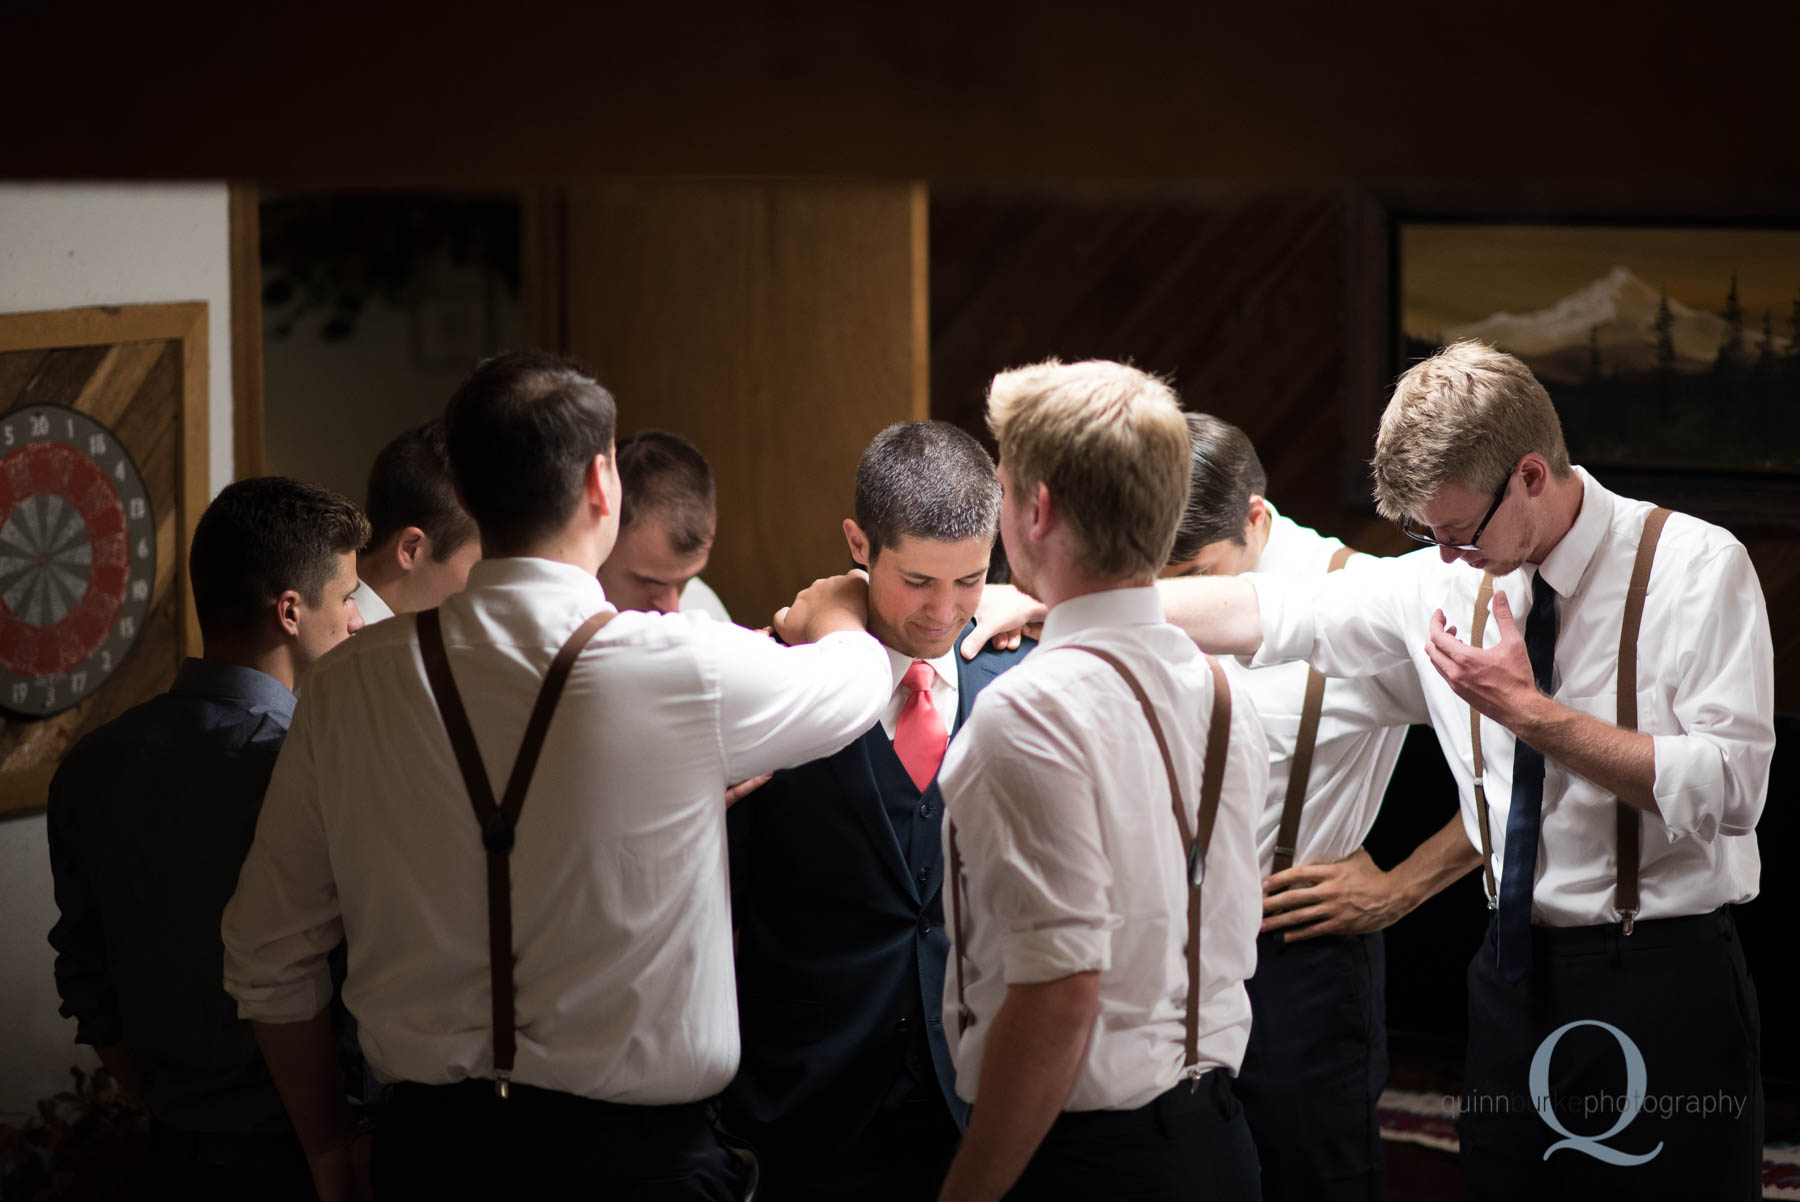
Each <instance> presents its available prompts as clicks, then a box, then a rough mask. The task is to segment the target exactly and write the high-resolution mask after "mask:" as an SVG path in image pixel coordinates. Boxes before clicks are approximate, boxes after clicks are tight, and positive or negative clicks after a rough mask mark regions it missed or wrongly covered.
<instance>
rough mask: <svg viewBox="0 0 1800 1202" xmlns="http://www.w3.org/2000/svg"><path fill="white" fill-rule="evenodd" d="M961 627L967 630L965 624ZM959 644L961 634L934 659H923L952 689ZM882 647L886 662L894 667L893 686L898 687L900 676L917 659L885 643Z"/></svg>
mask: <svg viewBox="0 0 1800 1202" xmlns="http://www.w3.org/2000/svg"><path fill="white" fill-rule="evenodd" d="M963 629H964V630H965V631H967V629H968V628H967V627H966V626H965V627H964V628H963ZM961 645H962V635H960V634H959V635H957V636H956V642H954V643H951V644H950V650H948V651H946V652H944V653H943V654H942V655H940V656H938V657H937V658H936V659H928V660H926V661H925V662H926V663H928V664H930V665H931V670H932V671H933V672H936V673H937V677H938V679H939V680H941V681H943V682H944V683H945V684H947V685H949V686H950V687H951V688H952V689H954V688H956V649H957V648H958V647H959V646H961ZM882 648H883V649H884V650H886V651H887V653H888V663H889V664H891V665H892V666H893V669H894V688H896V689H898V688H899V687H900V679H901V677H903V676H905V675H906V670H907V669H908V668H910V667H912V666H913V664H914V663H915V662H917V661H915V660H914V659H913V657H912V656H910V655H908V654H906V653H905V652H904V651H896V650H894V648H892V647H889V646H888V645H887V644H886V643H883V644H882Z"/></svg>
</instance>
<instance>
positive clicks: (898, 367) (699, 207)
mask: <svg viewBox="0 0 1800 1202" xmlns="http://www.w3.org/2000/svg"><path fill="white" fill-rule="evenodd" d="M565 237H566V242H565V257H564V262H565V264H566V270H567V277H566V280H565V298H566V311H565V313H564V315H563V320H564V321H565V322H566V330H567V339H568V350H569V351H570V352H571V353H573V354H574V355H576V356H577V357H578V358H580V359H582V360H583V361H585V362H586V363H587V364H588V365H589V366H590V367H592V368H593V369H594V371H595V373H596V374H597V375H598V377H599V378H600V380H601V381H602V382H603V383H604V384H606V386H607V387H608V388H610V389H612V391H613V393H614V395H615V396H617V398H618V401H619V417H620V434H621V436H623V435H625V434H629V433H631V432H632V431H634V430H639V429H644V428H647V427H657V428H662V429H668V430H674V431H676V432H678V433H681V434H685V435H686V436H687V437H689V438H691V439H693V440H694V442H695V443H696V444H697V445H698V446H699V447H700V449H701V450H702V451H704V452H705V453H706V455H707V457H708V458H709V459H710V460H711V461H712V465H713V470H714V472H715V474H716V475H717V477H718V482H719V533H718V539H717V541H716V542H715V544H714V547H713V553H712V561H711V564H710V565H709V566H708V568H707V570H706V573H705V578H706V580H707V581H708V583H710V584H711V585H712V586H713V587H714V588H716V589H717V590H718V592H719V594H720V596H721V597H722V598H723V599H724V601H725V604H726V606H727V607H728V608H729V609H730V610H731V612H732V615H733V617H735V618H737V619H738V620H739V621H741V622H744V623H745V624H747V625H752V626H760V625H765V624H766V623H767V621H768V618H769V615H770V614H771V613H772V612H773V610H774V609H775V607H776V606H778V605H781V604H785V603H786V602H787V601H788V600H790V599H791V598H792V596H793V594H794V592H795V590H796V589H798V588H799V587H800V586H801V585H803V584H806V583H808V582H810V581H811V580H812V579H813V578H814V577H816V576H818V575H820V574H823V573H827V572H832V571H838V570H841V569H842V568H843V567H844V566H846V564H847V562H848V557H847V553H846V551H845V548H844V541H843V534H842V531H841V523H842V520H843V518H844V517H846V516H848V515H849V513H850V507H851V498H852V485H853V481H854V475H855V470H856V461H857V458H858V456H859V455H861V453H862V449H863V447H864V446H865V445H867V443H868V441H869V439H870V438H871V437H873V435H874V434H875V433H876V432H877V431H878V430H880V429H881V428H882V427H883V426H885V425H887V424H888V423H890V422H895V421H902V420H906V419H910V418H922V417H924V416H926V413H927V407H928V395H927V391H926V389H927V379H928V366H927V363H926V353H927V351H926V336H925V322H926V318H927V314H926V308H925V295H926V283H927V281H926V279H925V270H926V268H925V263H926V258H925V237H926V229H925V195H924V188H923V187H922V186H918V185H907V184H868V185H846V184H824V183H631V184H609V185H605V186H601V187H595V188H588V189H578V190H576V191H573V192H571V193H570V194H569V195H568V198H567V210H566V226H565Z"/></svg>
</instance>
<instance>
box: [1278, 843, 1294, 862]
mask: <svg viewBox="0 0 1800 1202" xmlns="http://www.w3.org/2000/svg"><path fill="white" fill-rule="evenodd" d="M1275 854H1276V855H1278V856H1286V857H1287V858H1288V860H1289V861H1290V862H1291V861H1292V860H1293V858H1294V849H1293V848H1291V847H1283V846H1282V845H1281V844H1279V843H1277V844H1276V845H1275Z"/></svg>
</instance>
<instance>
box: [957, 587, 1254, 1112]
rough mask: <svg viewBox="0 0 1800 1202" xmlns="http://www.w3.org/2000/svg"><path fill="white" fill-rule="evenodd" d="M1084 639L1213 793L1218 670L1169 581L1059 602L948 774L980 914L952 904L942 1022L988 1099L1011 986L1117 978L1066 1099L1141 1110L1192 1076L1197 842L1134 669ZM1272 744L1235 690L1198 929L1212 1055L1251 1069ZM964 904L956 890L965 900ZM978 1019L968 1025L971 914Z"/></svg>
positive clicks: (1179, 763)
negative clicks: (958, 1026)
mask: <svg viewBox="0 0 1800 1202" xmlns="http://www.w3.org/2000/svg"><path fill="white" fill-rule="evenodd" d="M1070 643H1076V644H1083V645H1089V646H1094V647H1098V648H1101V649H1102V650H1106V651H1110V652H1112V653H1113V654H1114V655H1116V656H1118V657H1119V658H1120V659H1121V660H1123V661H1124V662H1125V663H1126V664H1127V665H1128V666H1130V667H1131V669H1132V670H1133V671H1134V672H1135V673H1136V674H1137V676H1138V679H1139V680H1140V681H1141V682H1142V683H1143V686H1144V690H1145V691H1146V692H1147V693H1148V694H1149V696H1150V699H1151V702H1152V704H1153V705H1154V706H1155V707H1156V712H1157V715H1158V717H1160V718H1161V720H1162V723H1163V729H1164V732H1165V733H1166V734H1167V736H1168V739H1169V743H1170V748H1171V750H1172V752H1173V753H1174V757H1175V770H1176V774H1177V777H1178V779H1179V781H1180V785H1181V796H1182V798H1183V800H1184V802H1185V803H1186V804H1187V805H1188V806H1189V813H1190V815H1191V814H1192V813H1194V812H1196V811H1197V810H1198V808H1199V801H1200V778H1201V767H1202V761H1203V759H1204V757H1205V752H1206V740H1207V726H1208V724H1209V722H1210V721H1211V717H1212V692H1213V685H1212V672H1211V669H1210V668H1209V667H1208V666H1207V662H1206V659H1205V657H1204V656H1202V655H1201V654H1200V652H1199V651H1198V650H1197V649H1196V648H1195V647H1194V644H1193V643H1192V642H1191V641H1190V640H1189V639H1187V638H1186V637H1185V636H1184V635H1183V634H1182V633H1181V631H1180V630H1178V629H1177V628H1176V627H1174V626H1170V625H1168V624H1166V623H1165V622H1164V621H1163V612H1162V601H1161V599H1160V598H1159V597H1158V596H1157V594H1156V590H1154V589H1149V588H1143V589H1119V590H1114V591H1110V592H1103V593H1093V594H1090V595H1088V596H1085V597H1077V598H1075V599H1073V600H1070V601H1065V602H1063V603H1062V604H1060V605H1058V606H1056V607H1055V608H1054V609H1052V610H1051V611H1050V615H1049V618H1048V620H1046V622H1045V623H1044V636H1043V639H1042V641H1041V642H1040V643H1039V644H1038V648H1037V650H1036V651H1034V652H1033V653H1032V654H1031V655H1030V656H1029V657H1028V658H1026V659H1025V660H1024V661H1023V662H1021V663H1020V664H1019V665H1018V666H1017V667H1015V668H1013V669H1012V670H1011V671H1009V672H1007V673H1006V674H1005V675H1004V676H1001V677H1000V678H999V679H998V680H996V681H995V682H994V683H993V684H991V685H989V686H988V687H987V688H986V689H984V690H982V693H981V696H980V697H978V698H976V700H975V706H974V708H973V710H972V711H971V712H970V714H969V719H968V722H967V729H966V730H964V731H963V734H962V736H961V737H960V738H958V739H957V740H956V741H955V742H953V743H951V744H950V752H949V755H948V756H947V757H946V758H945V760H944V767H943V771H942V773H941V774H940V775H939V777H938V782H939V786H940V787H941V788H942V790H943V794H944V805H945V810H944V812H945V814H946V816H947V818H948V821H947V822H946V824H945V835H944V839H945V863H946V864H948V863H949V862H950V856H949V829H950V824H951V823H954V824H955V827H956V841H957V849H958V851H959V852H960V853H961V856H962V867H963V876H964V887H963V890H962V903H963V904H964V905H966V906H967V908H968V912H967V914H963V915H959V914H957V913H955V912H954V907H952V911H951V912H950V913H948V914H947V915H946V922H947V923H948V924H949V926H950V935H951V940H952V949H951V955H950V962H949V965H948V966H947V968H946V971H945V980H944V1013H945V1015H946V1021H945V1025H946V1026H947V1027H949V1028H950V1047H951V1054H952V1057H953V1059H954V1061H955V1063H956V1092H957V1093H958V1094H960V1095H961V1096H962V1097H963V1098H964V1099H965V1100H967V1101H970V1102H975V1101H977V1099H978V1097H979V1094H980V1090H981V1057H982V1053H983V1051H984V1050H985V1049H986V1046H987V1036H988V1032H989V1031H990V1030H991V1029H992V1027H993V1022H994V1015H995V1014H996V1013H997V1012H998V1011H999V1009H1000V1004H1001V1002H1002V1001H1003V1000H1004V999H1005V997H1006V989H1007V986H1009V985H1022V984H1031V983H1035V982H1042V981H1054V980H1059V979H1061V978H1063V977H1066V976H1070V975H1072V974H1075V973H1079V972H1089V971H1095V970H1098V971H1099V973H1100V1016H1099V1018H1098V1019H1096V1020H1095V1023H1094V1031H1093V1037H1092V1040H1091V1041H1090V1043H1089V1044H1088V1050H1087V1057H1086V1059H1085V1060H1083V1062H1082V1065H1081V1071H1080V1073H1079V1075H1078V1076H1077V1077H1076V1081H1075V1088H1074V1091H1073V1092H1072V1093H1071V1094H1070V1096H1069V1100H1068V1102H1067V1103H1066V1105H1065V1107H1064V1108H1065V1109H1067V1110H1126V1109H1131V1108H1134V1107H1137V1106H1141V1105H1143V1104H1144V1103H1146V1102H1148V1101H1150V1100H1151V1099H1153V1098H1155V1097H1157V1096H1158V1095H1159V1094H1161V1093H1163V1092H1164V1091H1166V1090H1167V1089H1169V1087H1170V1086H1172V1085H1174V1084H1175V1083H1176V1081H1177V1080H1179V1079H1180V1077H1181V1073H1182V1063H1183V1058H1184V1056H1183V1042H1184V1039H1185V1036H1186V1023H1185V1020H1186V1010H1187V995H1188V969H1187V940H1188V929H1187V927H1188V920H1187V908H1188V886H1187V852H1186V848H1185V846H1184V845H1183V844H1182V842H1181V834H1180V831H1179V830H1178V829H1177V827H1176V825H1175V818H1174V816H1173V815H1172V814H1171V813H1170V812H1169V785H1168V775H1167V773H1165V772H1164V770H1163V762H1162V757H1161V755H1160V754H1159V753H1158V752H1157V748H1156V740H1155V736H1154V735H1152V734H1151V732H1150V725H1149V723H1148V722H1147V721H1145V718H1144V713H1143V710H1142V709H1141V708H1140V707H1139V706H1138V703H1137V701H1136V699H1135V698H1134V697H1133V696H1132V693H1131V691H1130V688H1129V686H1127V685H1126V683H1125V681H1124V680H1123V678H1121V677H1120V676H1119V674H1118V673H1117V672H1115V671H1114V670H1113V668H1112V667H1110V666H1109V665H1108V664H1106V663H1105V662H1103V661H1102V660H1099V659H1097V658H1095V657H1094V656H1091V655H1088V654H1085V653H1083V652H1080V651H1068V650H1059V648H1060V647H1063V646H1064V645H1066V644H1070ZM1268 780H1269V768H1268V746H1267V744H1266V743H1265V742H1264V740H1263V733H1262V727H1261V725H1260V724H1259V723H1258V721H1257V717H1256V711H1255V709H1254V707H1253V706H1252V705H1251V704H1250V701H1249V699H1248V698H1239V697H1235V696H1234V697H1233V699H1232V707H1231V743H1230V748H1229V754H1228V756H1227V759H1226V766H1225V784H1224V791H1223V796H1222V799H1221V801H1220V803H1219V812H1218V819H1217V824H1216V825H1215V826H1214V828H1213V835H1212V845H1211V849H1210V851H1209V853H1208V855H1207V860H1206V869H1207V871H1206V884H1205V888H1204V894H1203V908H1202V917H1201V927H1202V937H1201V941H1200V954H1201V965H1200V991H1201V1004H1200V1062H1199V1063H1200V1068H1202V1069H1214V1068H1223V1069H1227V1070H1229V1071H1230V1072H1232V1073H1236V1072H1237V1069H1238V1065H1239V1064H1240V1063H1241V1062H1242V1061H1243V1057H1244V1047H1245V1044H1246V1043H1247V1042H1248V1040H1249V1037H1250V999H1249V996H1248V994H1246V993H1245V991H1244V980H1245V978H1247V977H1248V976H1250V974H1251V973H1252V972H1253V971H1254V970H1255V968H1256V931H1257V927H1258V925H1259V924H1260V923H1261V920H1262V905H1261V900H1262V899H1261V891H1260V886H1259V883H1258V873H1257V868H1256V849H1255V844H1254V843H1253V841H1252V840H1253V836H1254V832H1255V828H1256V816H1257V814H1258V812H1259V811H1260V810H1261V809H1262V804H1263V795H1264V793H1265V791H1266V789H1267V787H1268ZM953 900H954V899H953ZM959 923H960V925H961V927H962V929H963V930H964V932H965V933H966V935H967V937H968V943H967V945H966V946H965V947H964V948H963V953H964V959H965V962H964V968H965V971H966V974H967V977H966V997H967V1001H968V1005H969V1008H970V1009H971V1010H973V1011H974V1013H975V1023H974V1025H973V1026H971V1027H970V1028H969V1029H968V1030H967V1031H966V1032H963V1033H962V1035H961V1036H960V1037H958V1036H957V1034H956V1032H955V1023H954V1022H952V1021H950V1018H949V1016H953V1015H955V1014H956V1012H957V991H956V950H955V940H956V932H957V928H958V925H959Z"/></svg>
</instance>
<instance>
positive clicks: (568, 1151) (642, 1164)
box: [373, 1081, 743, 1202]
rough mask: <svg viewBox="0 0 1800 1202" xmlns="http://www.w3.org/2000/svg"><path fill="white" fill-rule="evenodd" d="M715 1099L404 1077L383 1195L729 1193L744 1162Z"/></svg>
mask: <svg viewBox="0 0 1800 1202" xmlns="http://www.w3.org/2000/svg"><path fill="white" fill-rule="evenodd" d="M712 1111H713V1107H712V1103H710V1102H689V1103H686V1104H683V1105H676V1106H622V1105H617V1104H615V1103H611V1102H596V1101H594V1100H592V1099H589V1098H579V1097H576V1096H574V1095H573V1094H566V1093H558V1092H556V1091H554V1090H547V1089H534V1088H532V1087H531V1086H529V1085H518V1084H514V1085H513V1087H512V1096H511V1097H509V1098H507V1099H505V1100H502V1099H500V1098H499V1097H497V1096H495V1093H494V1087H493V1083H492V1082H489V1081H464V1082H462V1083H461V1084H458V1085H419V1084H416V1083H413V1082H403V1083H401V1084H400V1085H398V1086H396V1087H395V1088H394V1092H393V1095H392V1098H391V1100H390V1101H389V1103H388V1104H387V1106H386V1108H385V1109H384V1110H383V1112H382V1116H381V1125H380V1127H379V1129H378V1130H377V1131H376V1134H375V1147H374V1166H373V1167H374V1178H375V1196H376V1197H377V1198H381V1199H388V1198H426V1199H432V1200H433V1202H438V1200H440V1199H444V1198H504V1199H509V1200H510V1199H528V1198H563V1197H569V1196H574V1195H575V1194H577V1193H584V1194H586V1195H587V1196H591V1197H594V1198H605V1199H609V1200H615V1199H616V1200H618V1202H678V1200H679V1202H687V1200H689V1199H694V1200H703V1202H728V1200H731V1199H736V1198H738V1197H739V1196H740V1191H741V1187H742V1176H743V1171H742V1169H741V1167H740V1166H739V1164H738V1161H737V1159H736V1158H735V1157H734V1156H733V1155H732V1153H731V1152H730V1151H729V1150H728V1149H727V1148H726V1147H725V1145H724V1144H723V1143H721V1142H720V1139H719V1135H718V1131H717V1128H716V1127H715V1126H714V1123H713V1113H712Z"/></svg>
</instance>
